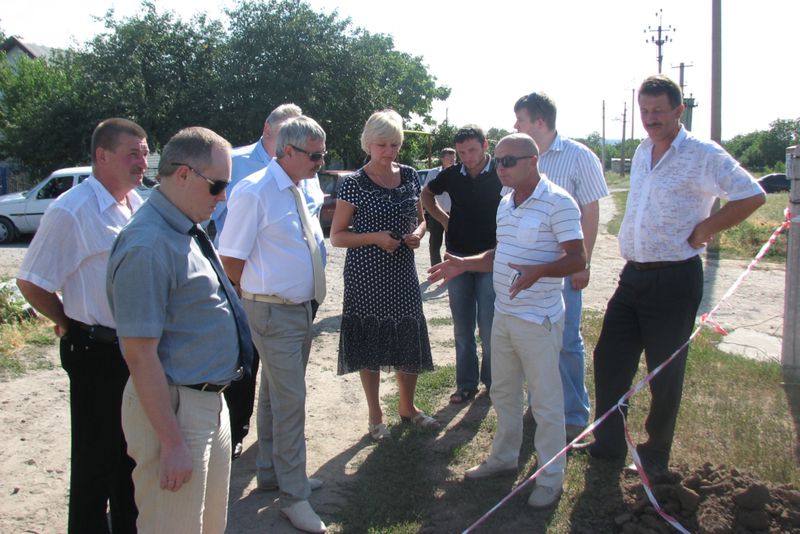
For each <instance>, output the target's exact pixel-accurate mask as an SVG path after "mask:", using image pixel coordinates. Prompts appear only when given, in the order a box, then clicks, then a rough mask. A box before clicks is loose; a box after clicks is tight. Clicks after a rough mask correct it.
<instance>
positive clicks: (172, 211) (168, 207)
mask: <svg viewBox="0 0 800 534" xmlns="http://www.w3.org/2000/svg"><path fill="white" fill-rule="evenodd" d="M147 202H148V204H149V205H150V206H152V207H153V209H154V210H156V211H157V212H158V214H159V215H161V217H162V218H163V219H164V220H165V221H166V223H167V224H168V225H169V226H170V227H172V229H173V230H175V231H176V232H178V233H181V234H187V235H188V234H189V230H191V229H192V227H193V226H195V223H194V222H192V220H191V219H190V218H189V217H187V216H186V215H185V214H184V213H183V212H182V211H181V210H179V209H178V208H177V207H176V206H175V204H173V203H172V202H170V200H169V199H168V198H167V197H165V196H164V194H163V193H162V192H161V188H160V186H155V187H154V188H153V192H152V193H150V199H149V200H148V201H147Z"/></svg>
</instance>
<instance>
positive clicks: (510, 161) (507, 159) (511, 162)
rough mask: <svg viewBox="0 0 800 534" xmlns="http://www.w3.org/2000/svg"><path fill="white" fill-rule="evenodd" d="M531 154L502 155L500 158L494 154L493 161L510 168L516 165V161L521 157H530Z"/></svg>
mask: <svg viewBox="0 0 800 534" xmlns="http://www.w3.org/2000/svg"><path fill="white" fill-rule="evenodd" d="M532 157H533V156H503V157H502V158H498V157H497V156H495V158H494V161H495V163H496V164H497V166H498V167H499V166H500V165H502V166H503V167H506V168H510V167H516V166H517V162H518V161H519V160H521V159H531V158H532Z"/></svg>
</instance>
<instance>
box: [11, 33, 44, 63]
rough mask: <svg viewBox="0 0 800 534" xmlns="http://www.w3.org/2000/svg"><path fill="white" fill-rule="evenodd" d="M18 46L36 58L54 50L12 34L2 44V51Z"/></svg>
mask: <svg viewBox="0 0 800 534" xmlns="http://www.w3.org/2000/svg"><path fill="white" fill-rule="evenodd" d="M15 48H18V49H19V50H20V51H22V52H23V53H25V54H26V55H27V56H28V57H29V58H31V59H36V58H38V57H46V56H48V55H49V54H50V53H51V52H52V50H53V49H52V48H50V47H49V46H43V45H38V44H34V43H26V42H24V41H22V39H20V38H19V37H15V36H13V35H12V36H11V37H9V38H8V39H6V40H5V41H4V42H3V44H2V45H0V52H6V53H8V52H10V51H12V50H14V49H15Z"/></svg>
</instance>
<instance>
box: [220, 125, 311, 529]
mask: <svg viewBox="0 0 800 534" xmlns="http://www.w3.org/2000/svg"><path fill="white" fill-rule="evenodd" d="M324 157H325V131H324V130H323V129H322V128H321V127H320V126H319V124H317V123H316V122H315V121H314V120H313V119H310V118H308V117H305V116H300V117H294V118H292V119H289V120H287V121H286V122H285V123H284V124H283V126H282V127H281V130H280V132H279V133H278V138H277V140H276V144H275V159H273V160H272V161H271V162H270V163H269V165H267V167H266V169H264V170H263V171H261V172H259V173H256V174H251V175H250V176H248V177H246V178H245V179H243V180H242V181H241V182H240V183H239V185H238V186H237V187H236V189H235V190H234V191H233V194H232V195H231V198H230V200H229V201H228V221H227V224H226V226H225V229H224V230H223V231H222V235H221V236H220V247H219V250H220V255H221V256H222V262H223V264H224V265H225V270H226V272H227V273H228V276H229V277H230V279H231V280H232V281H233V282H234V283H235V284H236V285H237V287H238V288H239V289H240V292H241V295H242V300H243V303H244V307H245V311H246V312H247V318H248V321H249V322H250V326H251V329H252V331H253V332H254V336H253V341H254V342H255V345H256V348H257V349H258V353H259V355H260V357H261V386H260V389H259V395H258V410H257V416H256V417H257V418H258V456H257V457H256V468H257V471H256V479H257V484H258V488H259V489H261V490H265V491H276V490H279V491H280V498H279V507H280V509H281V513H282V514H283V515H285V516H286V517H288V519H289V521H291V523H292V524H293V525H294V526H295V527H296V528H298V529H300V530H302V531H305V532H324V531H325V524H324V523H323V522H322V520H321V519H320V518H319V516H318V515H317V514H316V512H314V510H313V508H312V507H311V505H310V504H309V502H308V499H309V497H310V495H311V491H312V490H313V489H316V488H318V487H320V486H321V485H322V482H321V481H320V480H317V479H309V478H308V476H307V475H306V441H305V400H306V383H305V369H306V365H307V364H308V357H309V354H310V352H311V338H312V328H311V327H312V322H313V313H314V311H315V310H316V308H317V306H319V305H320V304H321V303H322V299H324V298H325V273H324V270H323V263H322V254H321V252H322V248H323V247H324V244H323V235H322V228H321V226H320V224H319V220H318V219H317V218H316V217H313V216H311V214H310V211H309V209H308V206H307V203H306V201H305V199H304V198H303V197H302V195H301V193H300V191H299V186H300V184H301V183H302V182H303V181H305V180H309V179H313V178H314V176H316V173H317V171H318V170H319V169H320V167H322V165H323V164H324Z"/></svg>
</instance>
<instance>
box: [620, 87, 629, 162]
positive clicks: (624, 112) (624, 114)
mask: <svg viewBox="0 0 800 534" xmlns="http://www.w3.org/2000/svg"><path fill="white" fill-rule="evenodd" d="M627 116H628V103H627V102H625V103H623V108H622V145H621V146H620V149H619V159H620V163H621V165H620V174H621V175H622V176H623V177H624V176H625V128H626V127H627V124H625V119H626V118H627Z"/></svg>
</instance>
